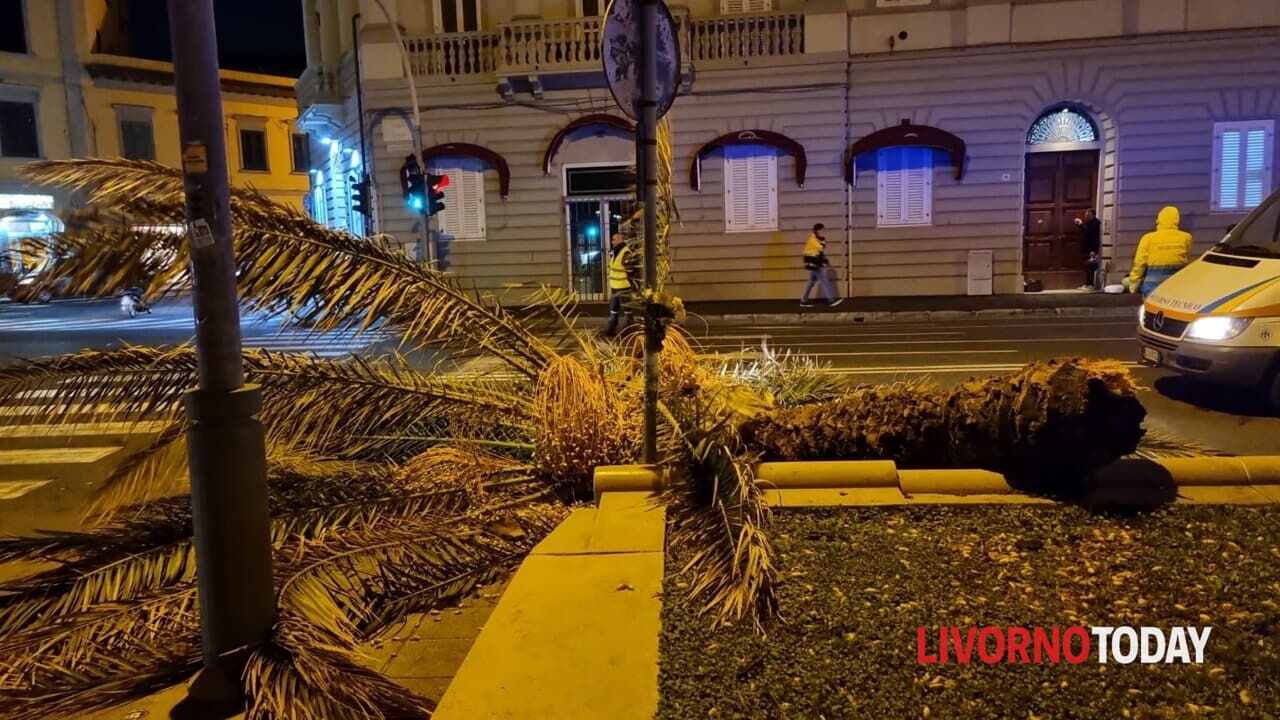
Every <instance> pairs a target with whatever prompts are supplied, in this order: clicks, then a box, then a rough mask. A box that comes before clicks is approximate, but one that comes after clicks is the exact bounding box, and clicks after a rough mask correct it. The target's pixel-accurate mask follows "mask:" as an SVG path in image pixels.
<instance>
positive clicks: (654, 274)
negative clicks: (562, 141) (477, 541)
mask: <svg viewBox="0 0 1280 720" xmlns="http://www.w3.org/2000/svg"><path fill="white" fill-rule="evenodd" d="M658 2H659V0H641V4H640V126H639V127H638V128H637V131H638V132H637V134H638V135H639V138H640V151H641V152H640V160H641V162H640V188H641V199H642V200H643V202H644V287H645V289H646V290H649V291H656V290H657V288H658ZM661 353H662V336H661V335H660V334H659V328H658V319H657V318H656V317H654V316H653V315H652V314H651V313H647V312H646V313H645V324H644V425H643V427H644V446H643V456H642V461H643V462H644V463H646V464H648V465H653V464H655V463H657V462H658V383H659V368H660V361H659V358H660V355H661Z"/></svg>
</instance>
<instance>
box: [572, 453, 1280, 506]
mask: <svg viewBox="0 0 1280 720" xmlns="http://www.w3.org/2000/svg"><path fill="white" fill-rule="evenodd" d="M1091 480H1092V484H1093V485H1094V486H1095V487H1096V488H1098V490H1100V491H1104V492H1105V493H1106V494H1107V495H1108V496H1109V497H1116V498H1123V497H1124V495H1125V494H1126V493H1132V494H1134V496H1135V497H1137V496H1138V495H1144V493H1145V491H1148V490H1150V489H1152V488H1160V487H1165V488H1176V489H1177V493H1176V497H1177V498H1179V499H1182V500H1184V501H1190V502H1212V501H1214V500H1213V499H1214V498H1221V500H1220V501H1221V502H1228V503H1230V502H1259V501H1262V500H1260V498H1269V500H1268V501H1270V502H1280V455H1252V456H1243V457H1195V458H1161V459H1155V460H1152V459H1146V458H1124V459H1121V460H1117V461H1116V462H1114V463H1111V464H1110V465H1107V466H1105V467H1103V468H1101V469H1099V470H1098V471H1096V472H1095V473H1094V475H1093V477H1092V479H1091ZM756 483H757V485H759V486H760V488H761V489H762V490H764V491H765V493H766V498H767V499H768V501H769V503H770V504H773V505H782V506H786V505H794V504H800V505H806V506H821V505H824V504H830V505H857V504H860V503H863V502H865V504H869V505H881V504H885V503H886V502H894V498H898V500H897V501H898V502H905V501H910V502H924V501H928V502H948V501H956V502H973V501H974V500H975V499H978V500H981V499H983V498H989V499H991V501H992V502H1012V501H1015V498H1017V497H1020V496H1021V497H1027V498H1028V500H1030V499H1031V498H1030V497H1029V496H1026V495H1025V494H1024V493H1021V492H1020V491H1018V490H1016V489H1015V488H1014V487H1013V486H1011V485H1010V484H1009V482H1008V481H1007V480H1006V479H1005V478H1004V476H1003V475H1001V474H999V473H996V472H991V471H990V470H980V469H929V470H899V469H898V468H897V466H896V465H895V464H894V463H893V462H892V461H889V460H838V461H812V462H767V463H761V464H760V466H759V467H758V468H757V470H756ZM664 486H665V480H664V478H663V476H662V472H661V470H659V469H657V468H653V467H648V466H644V465H619V466H612V467H599V468H596V472H595V494H596V498H597V499H599V498H600V497H601V496H602V495H603V494H605V493H607V492H616V491H625V492H657V491H659V490H661V489H662V488H663V487H664ZM1213 488H1223V489H1224V490H1223V491H1222V492H1218V493H1215V492H1213ZM1227 488H1236V489H1237V490H1234V491H1227V490H1226V489H1227ZM1242 488H1247V489H1248V490H1239V489H1242ZM1139 490H1142V491H1144V492H1139ZM1174 497H1175V496H1174V495H1173V494H1170V499H1171V500H1172V499H1174ZM996 498H1003V499H1000V500H997V499H996Z"/></svg>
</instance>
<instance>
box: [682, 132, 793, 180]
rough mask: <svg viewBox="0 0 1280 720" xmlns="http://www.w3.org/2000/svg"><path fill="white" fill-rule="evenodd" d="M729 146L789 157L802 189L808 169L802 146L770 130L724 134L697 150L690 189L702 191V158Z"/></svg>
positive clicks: (690, 178)
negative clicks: (762, 149) (761, 149)
mask: <svg viewBox="0 0 1280 720" xmlns="http://www.w3.org/2000/svg"><path fill="white" fill-rule="evenodd" d="M729 145H765V146H767V147H771V148H774V149H775V150H778V151H780V152H782V153H784V154H786V155H791V156H792V157H794V158H795V160H796V184H797V185H799V186H800V187H804V174H805V171H806V170H807V169H808V167H809V160H808V157H807V156H806V155H805V153H804V146H803V145H801V144H800V143H798V142H796V141H795V140H792V139H791V138H789V137H787V136H786V135H783V134H781V133H776V132H772V131H770V130H739V131H737V132H731V133H725V134H724V135H721V136H720V137H718V138H716V139H715V140H712V141H711V142H709V143H707V144H706V145H703V146H702V147H700V148H698V152H697V153H696V154H695V155H694V156H693V166H692V167H690V168H689V186H690V187H692V188H693V189H694V190H699V191H700V190H702V158H703V157H705V156H706V155H708V154H709V153H711V152H713V151H715V150H716V149H718V148H723V147H728V146H729Z"/></svg>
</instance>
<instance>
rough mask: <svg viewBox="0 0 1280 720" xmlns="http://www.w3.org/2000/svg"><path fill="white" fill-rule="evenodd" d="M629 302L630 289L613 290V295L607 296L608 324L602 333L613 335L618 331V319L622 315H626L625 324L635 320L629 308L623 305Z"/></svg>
mask: <svg viewBox="0 0 1280 720" xmlns="http://www.w3.org/2000/svg"><path fill="white" fill-rule="evenodd" d="M629 302H631V291H630V290H614V291H613V297H610V298H609V326H608V327H607V328H605V330H604V334H605V335H608V336H609V337H613V336H614V335H616V334H617V332H618V319H619V318H620V317H621V316H622V315H624V314H625V315H626V316H627V324H628V325H630V324H632V323H634V322H635V321H636V316H635V314H634V313H632V312H631V310H629V309H627V308H626V307H623V306H624V305H626V304H627V303H629Z"/></svg>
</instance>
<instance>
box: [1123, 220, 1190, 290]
mask: <svg viewBox="0 0 1280 720" xmlns="http://www.w3.org/2000/svg"><path fill="white" fill-rule="evenodd" d="M1181 219H1182V216H1181V215H1180V214H1179V213H1178V208H1176V207H1174V206H1172V205H1168V206H1166V207H1164V208H1161V210H1160V212H1159V214H1157V215H1156V229H1155V230H1154V231H1153V232H1149V233H1147V234H1146V235H1143V236H1142V239H1141V240H1139V241H1138V252H1137V253H1136V254H1135V255H1134V257H1133V270H1132V271H1131V272H1130V273H1129V292H1138V291H1139V290H1141V292H1142V297H1144V298H1145V297H1146V296H1148V295H1150V294H1151V291H1153V290H1155V289H1156V287H1157V286H1158V285H1159V284H1160V283H1162V282H1164V281H1165V280H1167V279H1168V278H1169V276H1171V275H1173V274H1174V273H1176V272H1178V271H1179V270H1181V269H1182V268H1183V266H1185V265H1186V264H1187V263H1188V262H1191V242H1192V241H1191V233H1189V232H1186V231H1184V230H1181V229H1180V228H1179V227H1178V223H1179V221H1181Z"/></svg>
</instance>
